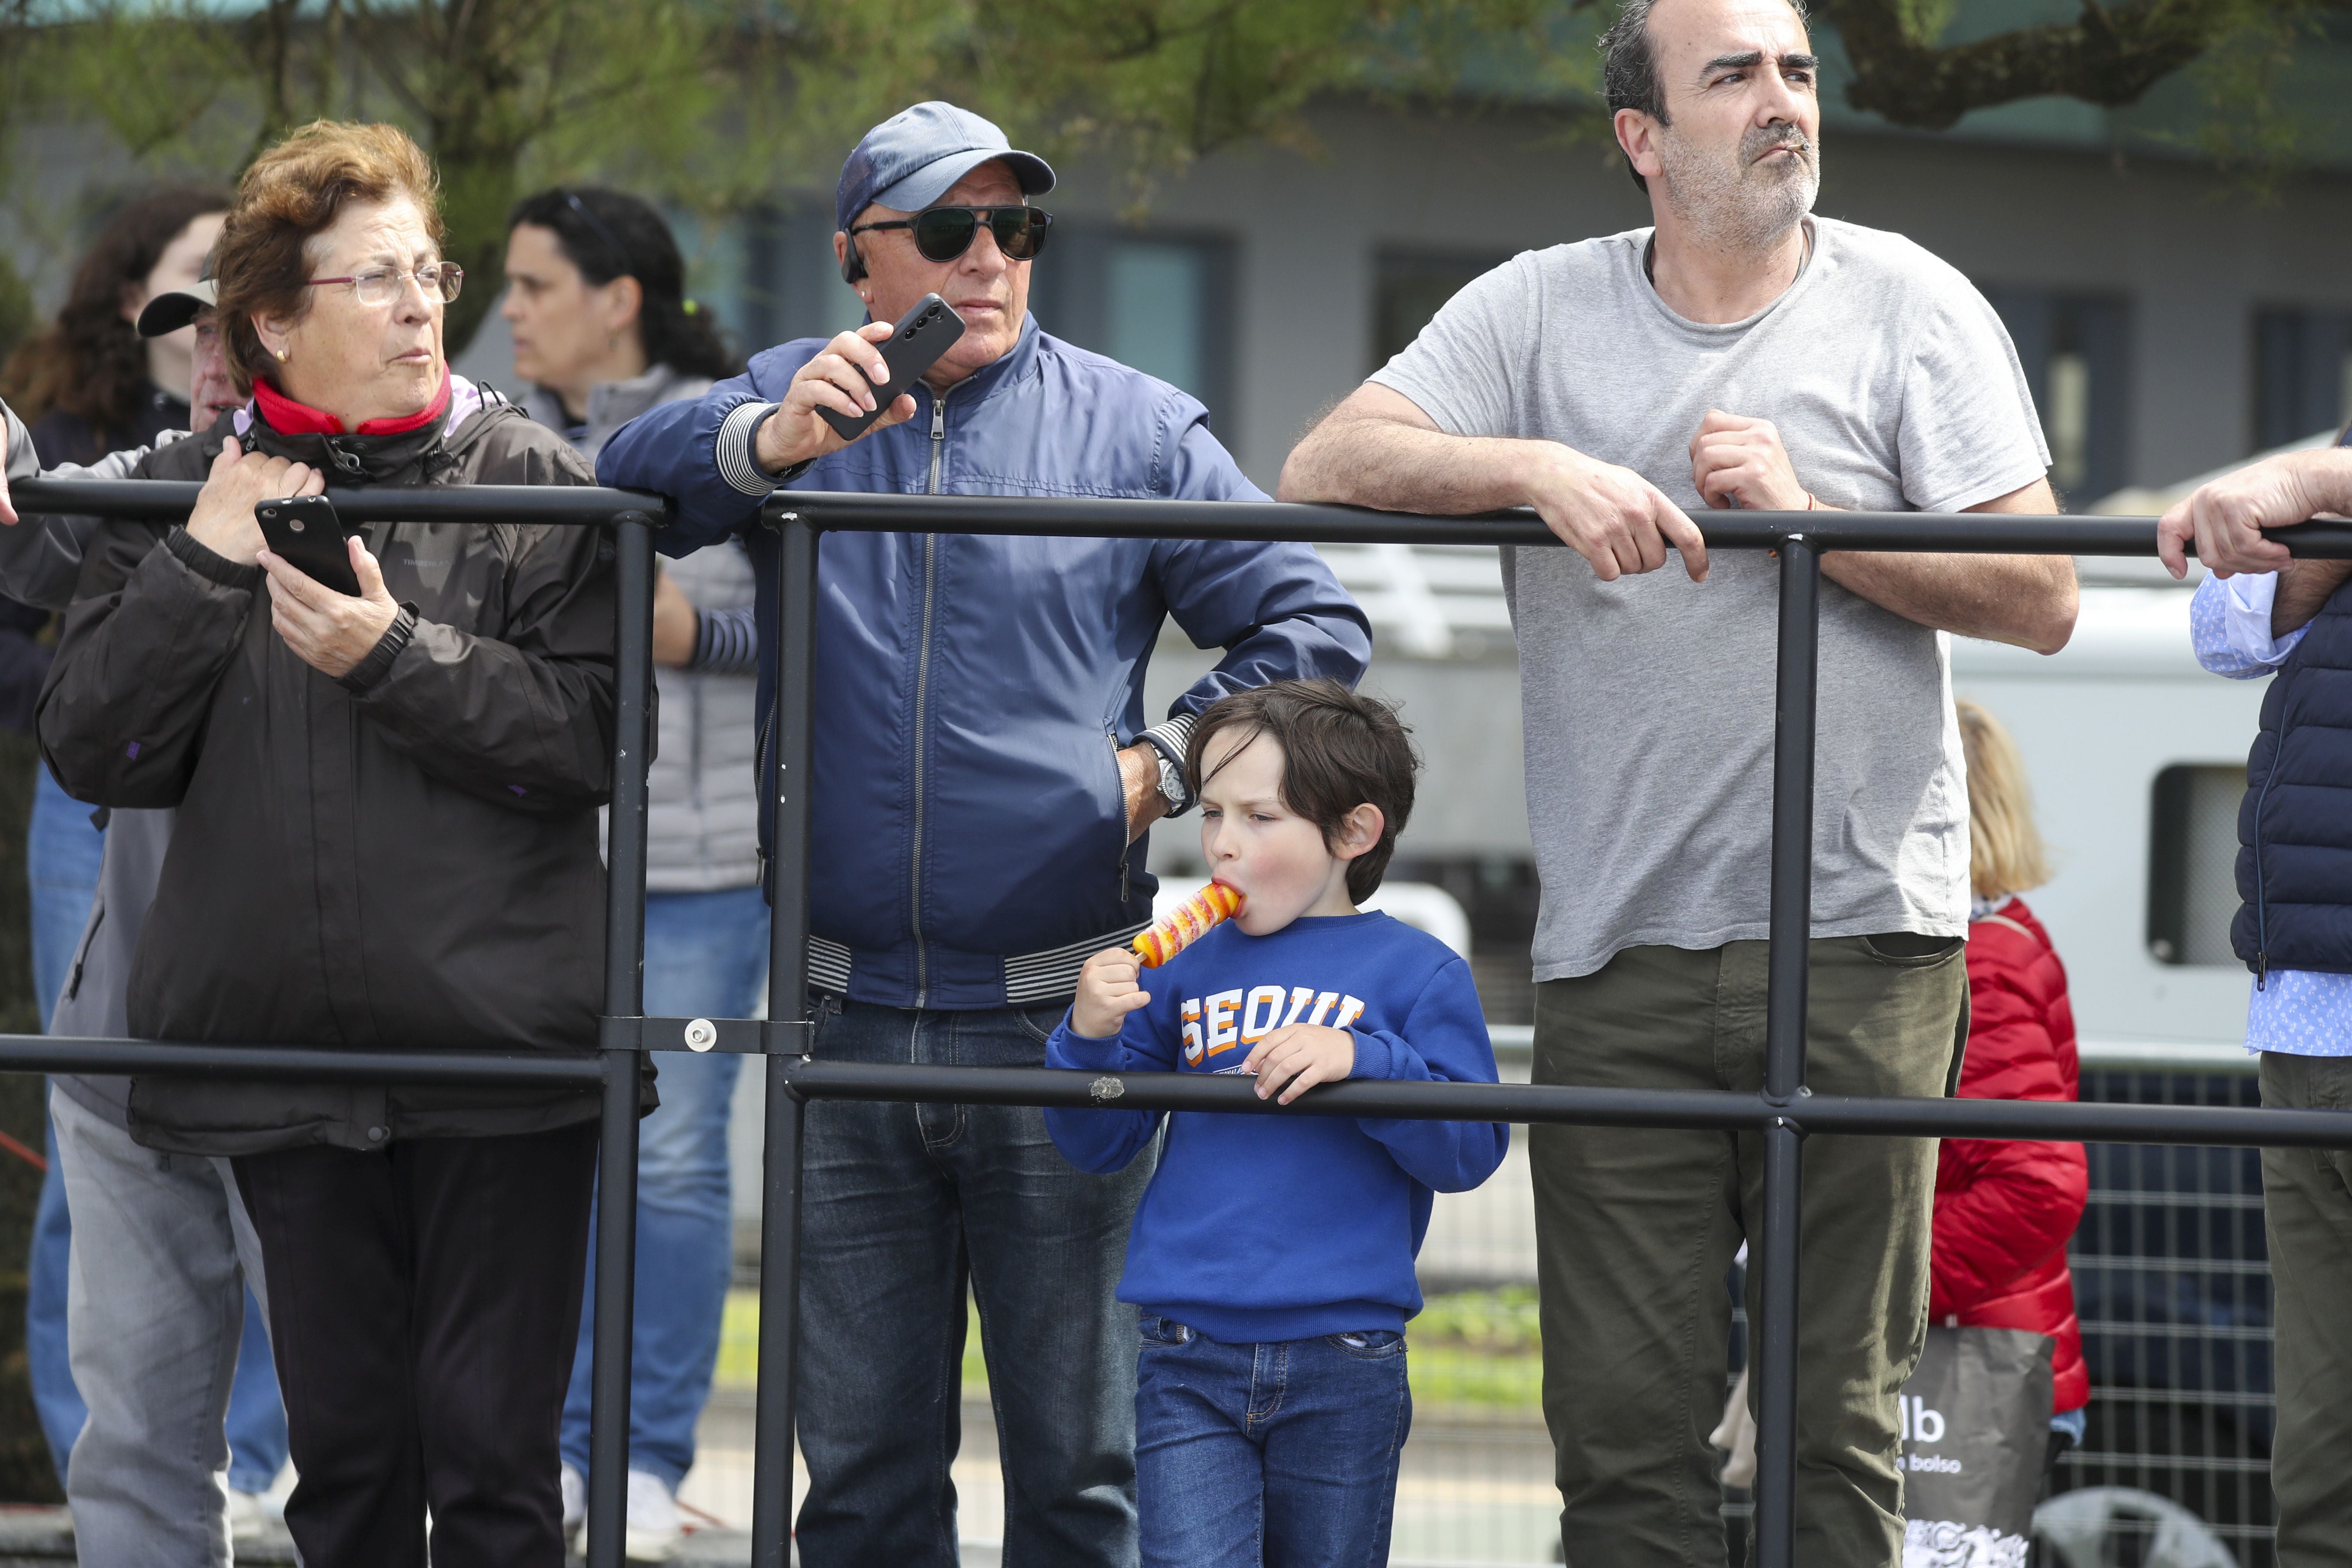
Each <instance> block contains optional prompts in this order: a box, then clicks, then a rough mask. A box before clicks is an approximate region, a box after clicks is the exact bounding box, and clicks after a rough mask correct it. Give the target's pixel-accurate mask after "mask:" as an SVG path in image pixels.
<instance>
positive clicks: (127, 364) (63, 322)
mask: <svg viewBox="0 0 2352 1568" xmlns="http://www.w3.org/2000/svg"><path fill="white" fill-rule="evenodd" d="M228 205H229V204H228V197H227V196H226V195H224V194H222V193H221V192H219V191H210V190H203V189H196V188H188V189H169V190H156V191H150V192H148V193H147V194H146V195H141V196H136V197H133V198H132V199H131V201H129V202H128V203H126V204H124V205H123V206H122V208H121V210H120V211H119V212H117V213H116V214H115V215H114V216H113V217H112V218H111V219H110V220H109V221H108V223H107V226H105V227H104V228H102V229H100V231H99V235H98V238H97V240H96V241H95V242H94V243H92V245H91V246H90V247H89V251H88V252H86V253H85V254H84V255H83V257H82V258H81V260H80V262H79V264H78V265H77V266H76V267H75V268H74V276H73V286H72V288H71V289H68V291H67V293H66V302H65V308H64V309H63V310H59V311H58V320H57V324H56V325H55V326H52V327H51V328H50V329H49V330H48V331H46V332H43V333H41V334H40V335H39V336H37V337H36V338H34V339H32V340H31V341H30V342H26V344H25V346H24V347H23V348H21V349H18V350H17V351H16V353H15V354H13V355H12V356H10V358H9V361H8V367H7V369H6V371H5V373H0V387H4V388H5V391H6V395H7V398H8V402H9V404H10V405H11V406H12V407H14V408H15V409H16V413H17V416H18V417H20V418H23V419H26V420H34V419H38V418H39V417H40V416H42V415H44V414H46V413H47V412H48V411H49V410H50V409H53V408H57V409H62V410H64V411H65V412H66V413H68V414H72V415H76V416H79V417H80V418H83V419H86V420H88V421H89V424H90V426H91V428H92V429H93V430H94V431H95V432H96V433H97V435H98V438H99V448H98V449H99V450H100V451H101V452H102V451H105V450H106V449H107V448H108V447H112V446H116V445H118V444H120V442H121V439H122V438H124V437H128V435H129V434H130V431H131V426H132V425H133V423H134V422H135V421H136V420H137V419H138V417H139V410H140V409H141V407H142V405H144V404H145V402H146V397H147V344H146V342H145V341H144V340H143V339H142V338H141V337H140V336H139V332H138V329H136V328H135V327H133V326H132V325H131V323H130V322H129V321H124V320H123V319H122V296H123V293H124V291H125V290H126V289H137V288H139V287H141V286H142V285H143V284H144V283H145V282H146V281H147V275H148V274H149V273H151V272H152V271H154V270H155V264H156V263H157V262H159V261H161V260H162V259H163V252H165V251H166V250H168V249H170V248H171V247H172V242H173V240H175V239H177V238H179V237H180V236H181V235H182V234H183V233H184V232H185V230H186V229H187V226H189V225H190V224H192V223H194V222H195V221H196V220H197V219H198V218H200V217H203V216H205V215H206V214H207V213H217V212H226V211H227V210H228ZM163 390H164V391H166V392H168V393H170V394H171V395H173V396H174V397H185V396H186V395H188V389H187V388H186V387H184V386H167V387H165V388H163Z"/></svg>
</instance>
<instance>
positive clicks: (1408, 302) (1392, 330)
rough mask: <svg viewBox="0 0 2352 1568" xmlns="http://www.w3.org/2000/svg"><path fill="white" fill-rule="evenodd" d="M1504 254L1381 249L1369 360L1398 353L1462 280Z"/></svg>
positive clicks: (1378, 361) (1375, 364)
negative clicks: (1463, 253) (1434, 252)
mask: <svg viewBox="0 0 2352 1568" xmlns="http://www.w3.org/2000/svg"><path fill="white" fill-rule="evenodd" d="M1508 259H1509V258H1508V257H1505V256H1466V255H1436V254H1430V253H1426V252H1420V251H1402V250H1384V251H1382V252H1381V254H1380V256H1379V258H1378V259H1377V260H1376V261H1375V262H1374V264H1373V267H1374V279H1373V285H1372V363H1371V364H1370V367H1369V369H1370V370H1378V369H1380V368H1381V366H1382V365H1384V364H1386V363H1389V361H1390V360H1391V359H1394V358H1395V357H1396V356H1397V355H1398V354H1400V353H1403V352H1404V350H1405V348H1406V346H1407V345H1408V344H1410V343H1411V342H1412V340H1413V339H1415V338H1417V337H1419V336H1420V335H1421V329H1422V328H1423V327H1425V326H1427V325H1429V321H1430V318H1431V317H1433V316H1434V315H1436V314H1437V312H1438V311H1439V310H1443V309H1444V306H1445V302H1446V301H1447V300H1451V299H1453V298H1454V295H1455V294H1457V293H1459V292H1460V291H1461V289H1462V287H1463V285H1465V284H1466V283H1468V282H1469V281H1470V280H1471V279H1475V278H1477V277H1479V276H1481V275H1482V274H1484V273H1487V272H1491V271H1493V270H1494V269H1495V268H1497V267H1500V266H1501V265H1502V264H1503V263H1504V262H1505V261H1507V260H1508Z"/></svg>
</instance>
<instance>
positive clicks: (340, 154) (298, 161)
mask: <svg viewBox="0 0 2352 1568" xmlns="http://www.w3.org/2000/svg"><path fill="white" fill-rule="evenodd" d="M396 196H406V197H408V198H409V199H410V200H411V201H413V202H415V204H416V205H417V208H418V210H419V211H421V212H422V213H423V214H424V215H425V231H426V232H427V233H428V234H430V235H431V236H432V237H433V240H434V243H435V244H436V245H437V244H439V243H440V240H441V181H440V177H439V176H438V175H436V174H434V172H433V163H432V160H431V159H429V158H427V157H425V150H424V149H423V148H421V147H419V146H417V144H416V143H415V142H412V141H411V140H409V137H408V133H407V132H404V131H402V130H401V129H400V128H399V127H397V126H394V125H354V124H351V123H349V122H346V121H336V120H318V121H311V122H310V124H308V125H305V126H304V127H302V129H301V130H299V131H297V132H294V133H293V134H292V135H290V136H289V137H287V138H286V140H284V141H283V142H279V143H278V145H277V146H275V147H272V148H270V149H269V151H268V152H267V153H263V154H262V155H261V156H260V157H258V158H257V159H255V160H254V161H253V166H252V167H251V168H249V169H247V170H246V172H245V177H244V178H243V179H241V180H239V181H238V182H237V183H236V205H235V206H233V207H231V208H230V209H229V214H228V225H227V226H226V228H224V229H223V230H222V231H221V239H220V249H219V251H218V252H217V253H216V254H217V261H216V264H215V267H214V268H213V270H214V272H215V275H216V276H217V277H218V278H219V279H220V323H221V331H222V332H223V333H224V334H225V335H226V339H227V348H228V373H229V375H230V376H231V378H232V379H234V380H235V381H236V389H237V390H238V391H239V392H250V391H252V390H253V384H254V382H256V381H257V380H260V379H263V378H269V379H270V380H271V382H272V384H275V377H274V376H272V374H271V373H272V371H273V370H274V369H275V365H276V362H275V361H273V360H272V359H271V358H270V357H269V351H268V350H267V349H265V348H263V347H262V346H261V335H260V333H258V332H257V331H255V330H254V325H253V323H254V321H255V320H256V319H257V318H258V317H265V316H274V317H277V318H278V319H279V320H281V321H300V320H301V319H302V317H303V316H304V315H305V314H307V313H308V312H309V310H310V290H309V289H305V288H304V287H303V286H302V285H303V282H304V281H305V280H306V279H308V278H309V277H310V259H311V258H310V241H311V240H312V239H314V238H316V237H318V236H319V235H320V234H321V233H323V232H325V231H326V230H327V229H329V228H331V227H333V226H334V222H335V219H336V218H337V217H338V216H341V213H342V210H343V204H344V203H346V202H383V201H390V200H392V199H393V198H394V197H396Z"/></svg>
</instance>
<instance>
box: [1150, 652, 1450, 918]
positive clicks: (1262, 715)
mask: <svg viewBox="0 0 2352 1568" xmlns="http://www.w3.org/2000/svg"><path fill="white" fill-rule="evenodd" d="M1233 729H1244V730H1246V731H1248V733H1247V734H1246V735H1244V737H1243V741H1242V745H1244V746H1245V745H1247V744H1248V743H1249V742H1250V739H1251V738H1253V737H1255V736H1258V735H1265V736H1269V737H1271V738H1272V739H1273V740H1274V742H1276V744H1278V745H1279V746H1281V748H1282V804H1283V805H1284V806H1286V808H1288V809H1289V810H1291V811H1295V812H1297V814H1298V815H1299V816H1303V817H1305V818H1306V819H1307V821H1309V822H1311V823H1313V824H1314V825H1315V826H1318V827H1319V828H1321V829H1322V830H1323V841H1324V842H1325V843H1326V844H1329V843H1330V842H1332V840H1334V839H1335V838H1337V837H1339V831H1340V828H1341V826H1342V825H1343V824H1344V823H1345V822H1346V820H1347V816H1348V814H1349V812H1351V811H1353V810H1355V809H1356V807H1358V806H1360V805H1376V806H1378V807H1380V810H1381V837H1380V842H1379V843H1377V844H1375V845H1373V846H1372V847H1370V849H1368V850H1366V851H1365V852H1364V853H1363V854H1361V855H1359V856H1358V857H1356V858H1354V859H1353V860H1350V861H1349V862H1348V897H1349V900H1351V901H1352V902H1355V903H1361V902H1363V901H1364V900H1366V899H1369V898H1370V897H1371V896H1372V892H1373V890H1374V889H1377V888H1378V887H1379V886H1380V885H1381V877H1382V875H1384V874H1385V873H1386V872H1387V870H1388V868H1389V857H1390V856H1391V855H1392V854H1394V853H1395V852H1396V841H1397V835H1398V834H1399V833H1402V832H1403V831H1404V825H1405V819H1406V818H1407V817H1409V816H1412V775H1413V773H1414V772H1415V771H1416V770H1417V769H1419V767H1420V766H1421V759H1420V758H1419V757H1417V756H1415V755H1413V751H1412V741H1411V740H1410V739H1409V738H1408V737H1409V735H1410V731H1407V730H1406V729H1405V727H1404V726H1403V725H1402V724H1401V723H1399V722H1398V721H1397V716H1396V710H1395V709H1394V708H1391V707H1390V706H1389V705H1388V704H1387V703H1385V702H1382V701H1381V700H1379V699H1377V698H1372V697H1365V696H1362V695H1360V694H1359V693H1357V692H1353V691H1350V690H1349V689H1347V688H1346V687H1344V686H1342V685H1340V684H1339V682H1338V681H1336V680H1277V681H1274V682H1272V683H1271V684H1269V685H1265V686H1258V687H1253V688H1251V689H1249V690H1247V691H1236V692H1234V693H1233V694H1232V695H1231V696H1228V697H1221V698H1219V699H1218V700H1216V701H1214V702H1213V703H1211V704H1210V705H1209V707H1208V708H1207V709H1206V710H1204V711H1203V712H1202V714H1201V717H1200V719H1199V721H1197V722H1196V723H1194V724H1193V726H1192V740H1191V742H1189V743H1187V744H1186V746H1185V748H1184V776H1185V777H1186V779H1188V780H1189V781H1190V782H1191V784H1192V790H1193V793H1194V794H1196V795H1197V794H1198V793H1200V791H1201V789H1202V786H1204V785H1205V784H1207V783H1208V782H1209V777H1208V776H1204V775H1203V774H1202V772H1201V766H1202V763H1201V759H1202V757H1204V756H1205V755H1207V754H1208V746H1209V739H1210V737H1211V736H1213V735H1215V734H1216V733H1218V732H1219V731H1223V730H1233ZM1239 754H1240V747H1235V748H1234V751H1233V752H1230V753H1228V754H1227V756H1226V759H1225V760H1226V762H1231V761H1232V760H1233V758H1234V756H1238V755H1239ZM1219 766H1220V767H1223V763H1220V764H1219Z"/></svg>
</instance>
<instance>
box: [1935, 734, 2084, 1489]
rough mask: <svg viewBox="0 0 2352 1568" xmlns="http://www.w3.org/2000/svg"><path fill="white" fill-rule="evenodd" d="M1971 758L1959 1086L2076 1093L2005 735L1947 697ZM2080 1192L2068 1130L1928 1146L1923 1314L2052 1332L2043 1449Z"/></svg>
mask: <svg viewBox="0 0 2352 1568" xmlns="http://www.w3.org/2000/svg"><path fill="white" fill-rule="evenodd" d="M1958 708H1959V717H1960V743H1961V746H1962V748H1963V749H1964V750H1965V752H1967V755H1968V764H1969V879H1970V880H1971V882H1972V883H1973V884H1974V891H1975V895H1976V897H1975V900H1974V903H1973V906H1972V908H1971V909H1970V910H1969V961H1968V962H1969V1046H1968V1053H1967V1055H1966V1057H1965V1058H1963V1059H1962V1063H1961V1067H1960V1083H1959V1089H1958V1094H1959V1096H1960V1098H1961V1099H1963V1100H2074V1099H2076V1098H2078V1096H2077V1090H2076V1067H2075V1057H2074V1008H2073V1006H2072V1005H2071V1004H2070V1003H2069V1002H2068V1000H2067V996H2066V966H2065V965H2064V964H2063V963H2060V962H2059V961H2058V952H2057V950H2056V948H2055V947H2053V945H2052V943H2051V941H2050V933H2049V932H2048V931H2044V930H2042V922H2041V921H2038V920H2036V919H2035V918H2034V916H2033V911H2032V910H2030V909H2028V908H2026V905H2025V900H2023V899H2021V898H2019V897H2018V896H2017V895H2018V894H2019V893H2020V892H2021V891H2023V890H2024V889H2029V888H2034V887H2039V886H2040V885H2041V884H2042V882H2043V881H2045V880H2046V879H2047V878H2048V872H2047V869H2046V860H2045V857H2044V855H2043V852H2042V836H2041V835H2040V834H2039V833H2038V832H2036V831H2035V829H2034V826H2033V815H2032V802H2031V800H2030V799H2029V797H2028V795H2027V791H2026V781H2025V769H2024V764H2023V763H2022V762H2021V760H2020V759H2019V757H2018V754H2017V747H2016V744H2015V742H2012V741H2011V739H2010V738H2009V733H2008V731H2005V730H2003V729H2002V728H2001V727H2000V722H1999V721H1996V720H1995V719H1994V718H1993V716H1992V715H1991V714H1990V713H1988V712H1986V711H1985V710H1983V709H1982V708H1980V707H1979V706H1978V705H1977V704H1975V703H1973V702H1961V703H1959V704H1958ZM2089 1196H2090V1162H2089V1159H2088V1157H2087V1156H2086V1155H2085V1154H2084V1151H2083V1146H2082V1145H2081V1144H2080V1143H2038V1142H2007V1141H2002V1140H1998V1139H1975V1138H1947V1139H1945V1140H1944V1142H1943V1145H1942V1147H1941V1149H1940V1151H1939V1152H1938V1153H1937V1160H1936V1229H1935V1243H1934V1247H1933V1249H1932V1251H1931V1253H1930V1263H1929V1294H1928V1301H1927V1317H1928V1321H1930V1322H1934V1323H1948V1324H1951V1325H1953V1326H1955V1327H1984V1328H1996V1329H2024V1330H2027V1331H2030V1332H2032V1333H2037V1334H2047V1335H2049V1336H2050V1338H2051V1340H2052V1342H2053V1343H2052V1346H2051V1360H2050V1370H2051V1373H2052V1380H2053V1387H2052V1398H2051V1412H2052V1414H2051V1418H2050V1426H2051V1447H2050V1457H2051V1459H2052V1462H2053V1463H2055V1462H2056V1459H2057V1457H2058V1455H2059V1454H2060V1453H2061V1452H2063V1449H2064V1448H2066V1447H2073V1446H2074V1445H2077V1444H2079V1443H2081V1442H2082V1440H2083V1422H2084V1408H2085V1407H2086V1406H2087V1405H2089V1404H2090V1399H2091V1376H2090V1372H2089V1370H2088V1369H2087V1368H2086V1367H2085V1366H2084V1363H2083V1329H2082V1325H2081V1323H2080V1322H2078V1321H2076V1319H2075V1316H2074V1274H2073V1273H2072V1271H2071V1270H2069V1269H2068V1268H2067V1266H2066V1244H2067V1243H2068V1242H2069V1241H2071V1240H2072V1239H2074V1227H2075V1226H2077V1225H2079V1224H2080V1223H2081V1222H2082V1218H2083V1205H2084V1203H2085V1202H2086V1201H2087V1200H2088V1198H2089Z"/></svg>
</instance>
